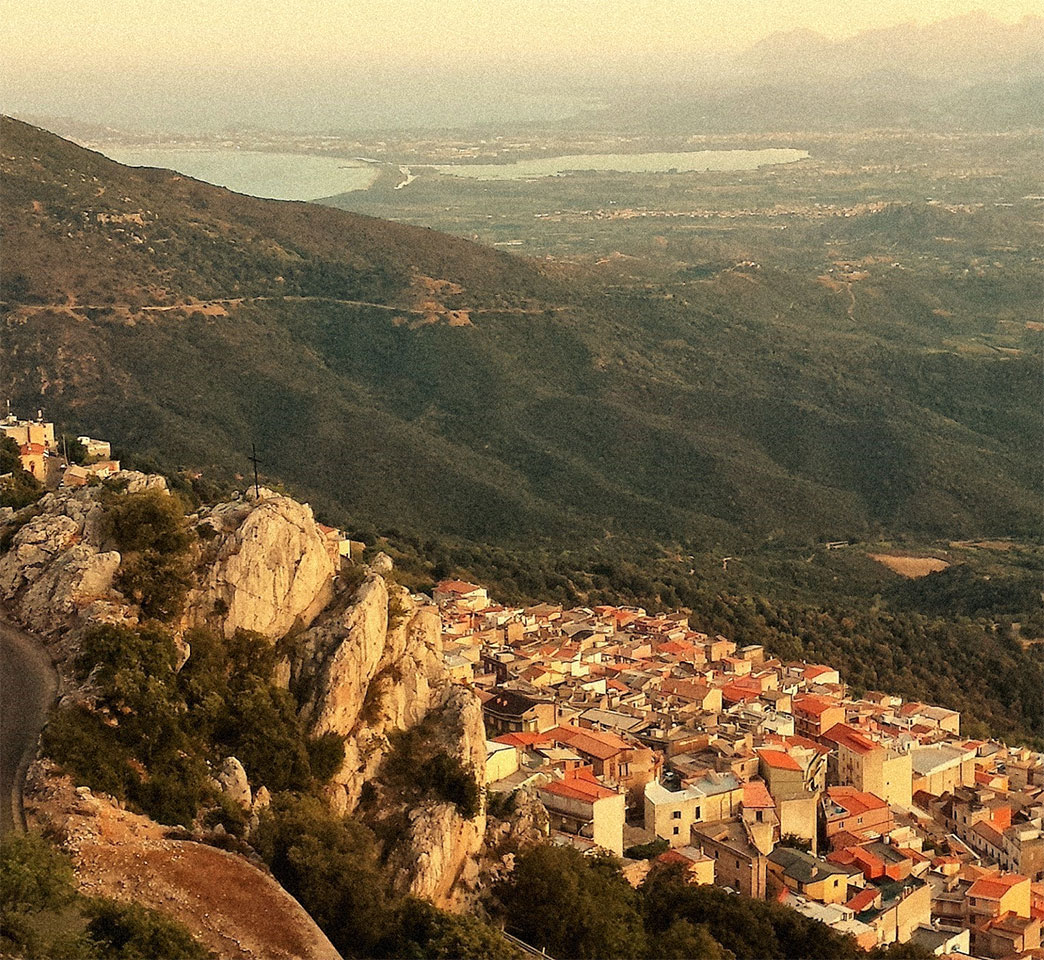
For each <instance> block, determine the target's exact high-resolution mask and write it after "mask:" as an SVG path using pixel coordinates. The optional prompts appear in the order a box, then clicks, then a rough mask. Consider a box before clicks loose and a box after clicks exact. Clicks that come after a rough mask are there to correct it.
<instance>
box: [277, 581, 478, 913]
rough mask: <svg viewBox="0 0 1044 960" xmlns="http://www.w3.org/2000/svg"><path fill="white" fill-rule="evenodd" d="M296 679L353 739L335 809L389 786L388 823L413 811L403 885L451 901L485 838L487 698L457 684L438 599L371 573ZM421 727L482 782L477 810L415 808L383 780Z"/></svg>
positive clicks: (342, 604)
mask: <svg viewBox="0 0 1044 960" xmlns="http://www.w3.org/2000/svg"><path fill="white" fill-rule="evenodd" d="M291 676H292V683H293V686H294V688H295V689H297V690H298V691H300V692H299V696H300V697H301V698H302V699H303V700H304V701H305V704H304V707H303V709H304V711H305V714H306V716H308V718H309V720H310V722H311V723H312V725H313V728H314V730H315V732H316V733H317V734H322V733H336V734H338V735H340V736H343V737H344V742H345V759H344V762H343V764H342V765H341V769H340V770H339V771H338V772H337V774H336V775H335V776H334V779H333V783H332V784H331V786H330V787H329V789H328V794H329V801H330V804H331V806H333V808H334V809H336V810H338V811H341V812H345V813H352V812H354V811H356V810H357V808H358V807H359V805H360V801H361V800H362V798H363V793H364V788H365V787H366V786H367V785H370V786H371V787H373V788H374V789H379V790H381V795H380V797H379V802H378V803H377V804H375V807H376V810H375V811H374V812H375V813H376V815H377V816H379V817H381V818H384V819H387V816H388V814H389V812H390V810H391V809H395V808H400V812H402V813H405V815H406V821H405V826H406V829H405V831H404V832H403V833H402V834H400V835H399V836H398V837H397V838H395V841H394V844H393V846H394V850H392V851H391V860H392V862H394V863H395V864H396V865H397V874H398V876H397V882H398V884H399V886H400V887H401V888H402V889H404V890H407V891H409V892H410V893H412V894H414V895H415V896H419V897H425V898H427V899H432V900H434V901H435V902H437V903H440V904H443V905H446V904H448V903H449V902H451V900H452V897H451V892H452V888H453V886H454V883H455V881H456V880H457V879H458V878H459V877H461V876H462V875H463V874H464V872H465V866H466V864H467V862H468V861H469V859H470V858H472V857H473V856H474V855H475V854H477V853H478V851H479V850H480V848H481V846H482V842H483V833H484V830H485V813H484V810H483V809H482V795H483V794H484V788H485V760H486V754H485V729H484V726H483V722H482V710H481V707H480V705H479V702H478V699H477V698H476V697H475V695H474V694H473V693H471V692H470V691H468V690H466V689H465V688H463V687H460V686H458V685H455V684H453V683H451V682H450V680H449V677H448V675H447V672H446V668H445V666H444V665H443V660H442V643H441V636H440V627H439V617H438V612H437V611H436V609H435V607H434V605H433V604H431V602H430V601H427V600H426V598H418V597H415V596H411V595H410V594H409V593H408V591H406V590H405V589H404V588H403V587H401V586H399V585H397V584H395V583H393V582H389V581H387V580H386V579H385V578H384V577H382V576H381V575H380V574H378V573H376V572H375V571H372V570H371V571H370V572H369V573H368V574H367V576H366V579H365V580H364V581H363V583H362V584H361V585H360V586H359V587H358V589H357V590H356V591H355V592H354V593H353V594H352V595H351V596H346V597H343V598H341V600H340V601H339V602H338V603H337V604H335V605H334V606H333V607H332V608H331V609H330V610H329V611H327V612H326V613H325V614H323V615H322V616H321V617H320V618H319V620H318V621H317V622H316V623H315V625H314V626H313V627H312V628H311V629H310V630H308V631H306V632H305V634H304V635H303V636H302V637H301V639H300V645H299V648H298V651H297V654H296V656H295V661H294V663H293V664H292V670H291ZM421 723H425V732H426V736H427V738H428V741H429V742H428V744H427V746H428V747H429V748H431V749H433V750H435V751H436V752H437V753H442V754H445V755H447V756H450V757H453V758H454V759H456V760H457V761H459V762H460V764H461V766H462V767H463V768H464V769H466V770H468V771H469V772H470V773H471V775H472V776H473V777H474V778H475V781H476V783H477V787H478V795H479V809H478V812H477V813H476V814H475V815H474V816H466V815H465V814H463V813H461V812H460V810H459V809H458V807H457V806H456V805H455V804H453V803H448V802H439V801H438V799H437V798H426V799H425V800H424V801H423V802H421V803H420V804H418V805H416V806H410V805H409V803H408V800H404V799H403V798H402V797H401V796H400V795H399V794H400V793H401V791H397V790H396V789H395V787H394V785H390V784H388V782H387V780H388V778H387V777H383V776H382V774H383V772H384V767H385V765H386V764H387V763H388V762H389V760H390V758H391V755H392V754H393V752H394V750H395V735H396V734H398V733H404V732H407V731H410V730H412V729H414V728H416V727H417V726H418V725H419V724H421ZM417 762H418V763H420V762H421V761H420V760H419V759H418V760H417ZM418 773H419V771H418Z"/></svg>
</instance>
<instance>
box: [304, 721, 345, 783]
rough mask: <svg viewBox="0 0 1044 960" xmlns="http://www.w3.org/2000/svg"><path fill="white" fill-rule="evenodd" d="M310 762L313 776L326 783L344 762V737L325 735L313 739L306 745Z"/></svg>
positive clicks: (331, 734)
mask: <svg viewBox="0 0 1044 960" xmlns="http://www.w3.org/2000/svg"><path fill="white" fill-rule="evenodd" d="M306 746H307V749H308V762H309V763H310V764H311V767H312V776H313V777H315V778H316V779H317V780H319V781H320V782H323V783H325V782H326V781H327V780H329V779H330V778H331V777H332V776H333V775H334V774H335V773H337V771H338V770H340V769H341V763H342V762H343V761H344V737H342V736H341V735H340V734H337V733H324V734H323V735H322V736H321V737H313V738H312V739H311V740H309V741H308V743H307V744H306Z"/></svg>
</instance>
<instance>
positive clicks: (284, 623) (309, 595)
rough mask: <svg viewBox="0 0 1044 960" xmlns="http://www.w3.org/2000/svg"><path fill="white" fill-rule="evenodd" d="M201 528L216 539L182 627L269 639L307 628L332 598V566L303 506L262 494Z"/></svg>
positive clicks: (218, 512) (222, 509)
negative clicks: (213, 627)
mask: <svg viewBox="0 0 1044 960" xmlns="http://www.w3.org/2000/svg"><path fill="white" fill-rule="evenodd" d="M203 523H204V524H205V525H207V526H210V527H211V528H212V529H213V530H214V531H215V533H216V534H217V539H216V542H215V541H213V540H212V541H210V543H211V544H212V545H211V546H208V549H207V552H206V556H205V558H204V559H205V560H207V561H209V565H208V568H207V571H206V573H205V575H204V576H203V578H202V582H201V583H200V586H199V588H198V589H197V590H196V591H195V592H194V593H193V595H192V596H191V597H190V600H189V604H188V609H189V613H188V616H187V620H188V622H201V621H203V620H206V619H208V618H211V619H214V620H216V621H218V622H219V623H220V625H221V629H222V630H223V631H224V633H225V635H226V636H231V635H232V634H233V633H235V631H236V630H239V629H244V630H252V631H255V632H257V633H260V634H263V635H264V636H266V637H269V638H271V639H276V638H278V637H281V636H283V635H284V634H286V633H287V632H288V631H289V630H290V629H291V628H292V627H294V626H295V624H296V625H303V626H308V625H309V624H311V622H312V621H313V620H314V619H315V617H316V616H317V615H318V614H319V612H320V611H321V610H322V609H323V607H325V606H326V604H327V603H328V602H329V601H330V599H331V597H332V596H333V580H334V575H335V574H336V568H335V564H334V559H333V557H331V555H330V553H329V551H328V550H327V547H326V544H325V542H324V539H323V537H322V534H321V532H320V530H319V527H318V525H317V524H316V522H315V517H314V516H313V515H312V510H311V507H309V506H308V505H307V504H303V503H298V502H297V501H296V500H292V499H290V498H289V497H283V496H279V495H277V494H274V493H272V492H271V491H267V490H262V491H261V496H259V497H257V498H255V499H243V500H239V501H234V502H232V503H229V504H222V505H220V506H218V507H216V508H215V509H214V510H212V511H211V512H210V514H209V515H208V516H207V517H206V518H205V520H204V521H203Z"/></svg>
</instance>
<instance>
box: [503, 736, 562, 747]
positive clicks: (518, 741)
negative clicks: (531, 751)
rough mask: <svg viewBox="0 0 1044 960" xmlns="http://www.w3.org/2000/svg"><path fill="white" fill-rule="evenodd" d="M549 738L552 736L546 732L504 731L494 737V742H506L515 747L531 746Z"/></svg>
mask: <svg viewBox="0 0 1044 960" xmlns="http://www.w3.org/2000/svg"><path fill="white" fill-rule="evenodd" d="M549 740H550V736H549V735H548V734H546V733H503V734H501V735H500V736H499V737H494V738H493V742H494V743H506V744H510V745H511V746H513V747H531V746H533V745H534V744H537V743H546V742H548V741H549Z"/></svg>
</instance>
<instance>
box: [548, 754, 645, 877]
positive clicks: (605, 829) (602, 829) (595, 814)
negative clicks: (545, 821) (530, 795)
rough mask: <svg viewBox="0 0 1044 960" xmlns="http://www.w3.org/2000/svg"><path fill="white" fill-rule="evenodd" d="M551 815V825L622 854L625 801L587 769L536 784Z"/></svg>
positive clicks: (622, 796) (613, 852) (614, 853)
mask: <svg viewBox="0 0 1044 960" xmlns="http://www.w3.org/2000/svg"><path fill="white" fill-rule="evenodd" d="M537 795H538V796H539V797H540V801H541V803H543V804H544V806H545V807H546V808H547V812H548V814H549V815H550V817H551V827H552V829H555V830H562V831H564V832H565V833H570V834H575V835H577V836H581V837H586V838H587V839H589V840H593V841H594V842H595V843H596V844H598V846H600V847H602V848H603V849H605V850H608V851H609V852H610V853H611V854H613V855H615V856H617V857H622V856H623V827H624V815H625V801H624V795H623V794H622V793H617V792H616V791H615V790H611V789H609V788H608V787H606V786H604V785H603V784H601V783H599V782H598V780H597V779H596V778H595V775H594V774H593V773H591V771H590V770H588V769H578V770H573V771H570V772H569V773H567V774H566V776H565V777H563V778H562V779H561V780H552V781H551V782H550V783H547V784H544V785H543V786H541V787H538V788H537Z"/></svg>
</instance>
